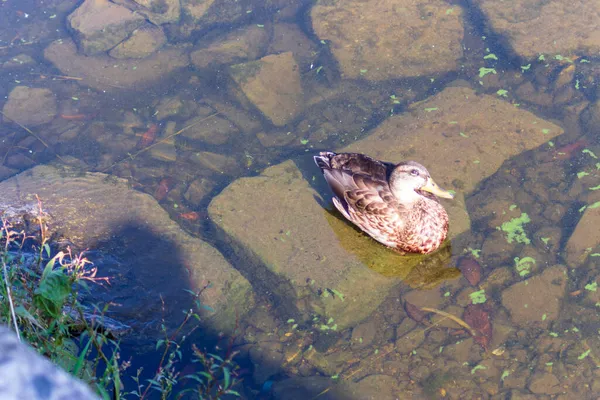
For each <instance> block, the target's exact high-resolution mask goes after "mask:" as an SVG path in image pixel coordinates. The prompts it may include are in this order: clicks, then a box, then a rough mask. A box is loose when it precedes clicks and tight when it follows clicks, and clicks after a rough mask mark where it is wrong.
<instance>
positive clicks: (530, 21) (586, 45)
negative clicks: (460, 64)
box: [474, 0, 600, 59]
mask: <svg viewBox="0 0 600 400" xmlns="http://www.w3.org/2000/svg"><path fill="white" fill-rule="evenodd" d="M474 3H475V4H476V5H477V6H478V7H479V8H480V9H481V11H482V12H483V14H484V15H485V17H486V20H487V21H488V23H489V25H490V27H491V29H492V30H493V31H494V33H496V34H499V35H501V36H502V38H504V40H506V41H507V42H508V45H510V46H511V47H512V48H513V49H514V51H515V52H516V53H517V54H518V55H519V56H521V57H524V58H529V59H531V58H534V57H535V58H537V57H538V56H539V55H540V54H549V55H551V56H555V55H556V56H569V55H573V54H598V52H600V41H599V40H598V39H599V37H600V31H598V26H597V18H598V3H597V2H596V1H587V0H573V1H570V0H569V1H567V0H558V1H550V2H546V1H543V0H533V1H523V2H519V3H515V4H513V5H511V7H507V6H506V3H504V2H501V1H496V0H475V2H474ZM557 27H560V29H557Z"/></svg>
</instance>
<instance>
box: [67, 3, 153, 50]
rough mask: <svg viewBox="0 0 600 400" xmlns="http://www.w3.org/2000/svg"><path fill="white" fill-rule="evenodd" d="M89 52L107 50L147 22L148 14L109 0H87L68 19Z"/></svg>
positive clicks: (79, 40) (79, 41)
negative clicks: (144, 14) (145, 18)
mask: <svg viewBox="0 0 600 400" xmlns="http://www.w3.org/2000/svg"><path fill="white" fill-rule="evenodd" d="M67 19H68V22H69V25H70V27H71V29H72V30H73V31H74V32H75V37H76V38H77V42H78V44H79V46H80V48H81V49H82V51H83V53H84V54H85V55H88V56H90V55H94V54H98V53H101V52H103V51H107V50H109V49H110V48H112V47H114V46H115V45H116V44H118V43H119V42H121V41H122V40H123V39H125V38H126V37H127V36H129V34H130V33H131V32H133V31H134V30H135V29H136V28H139V27H140V26H141V25H142V24H143V23H144V17H142V16H141V15H139V14H135V13H133V12H131V11H130V10H129V9H127V8H126V7H123V6H120V5H118V4H114V3H111V2H109V1H108V0H85V1H84V2H83V4H81V5H80V6H79V7H78V8H77V9H76V10H75V11H73V13H72V14H71V15H69V17H68V18H67Z"/></svg>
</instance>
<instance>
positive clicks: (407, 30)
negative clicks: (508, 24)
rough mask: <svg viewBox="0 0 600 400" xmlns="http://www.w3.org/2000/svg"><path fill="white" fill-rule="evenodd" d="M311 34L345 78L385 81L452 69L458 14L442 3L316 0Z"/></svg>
mask: <svg viewBox="0 0 600 400" xmlns="http://www.w3.org/2000/svg"><path fill="white" fill-rule="evenodd" d="M310 15H311V19H312V25H313V29H314V31H315V33H316V35H317V36H318V37H319V39H321V40H325V41H327V42H328V43H329V45H330V48H331V51H332V52H333V55H334V56H335V58H336V59H337V61H338V62H339V65H340V69H341V71H342V74H343V76H344V77H346V78H364V79H368V80H375V81H377V80H386V79H394V78H400V77H410V76H423V75H431V74H437V73H444V72H448V71H452V70H456V69H458V67H459V60H460V59H461V58H462V55H463V49H462V44H461V43H462V38H463V31H464V26H463V22H462V21H463V11H462V8H461V7H460V6H458V5H454V6H450V5H449V4H448V3H447V2H445V1H442V0H432V1H428V2H427V3H426V4H421V5H419V6H417V4H416V3H415V2H414V0H396V1H383V0H380V1H363V0H344V1H339V0H333V1H331V0H320V1H318V2H317V4H316V5H315V6H314V7H313V8H312V9H311V13H310Z"/></svg>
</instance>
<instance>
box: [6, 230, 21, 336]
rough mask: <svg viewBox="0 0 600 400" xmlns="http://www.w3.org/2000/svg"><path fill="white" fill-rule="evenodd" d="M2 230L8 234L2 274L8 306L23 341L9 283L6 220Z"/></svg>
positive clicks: (8, 241)
mask: <svg viewBox="0 0 600 400" xmlns="http://www.w3.org/2000/svg"><path fill="white" fill-rule="evenodd" d="M2 229H3V230H4V232H5V233H6V243H5V244H4V254H3V255H2V272H3V275H4V284H5V285H6V296H7V297H8V304H9V305H10V315H11V316H12V320H13V324H14V326H15V333H16V334H17V339H19V342H20V341H21V333H20V332H19V325H18V324H17V314H16V313H15V305H14V303H13V298H12V292H11V290H10V282H9V281H8V268H7V266H6V254H8V244H9V243H10V233H9V231H8V227H7V226H6V220H5V219H2Z"/></svg>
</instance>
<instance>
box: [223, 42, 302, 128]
mask: <svg viewBox="0 0 600 400" xmlns="http://www.w3.org/2000/svg"><path fill="white" fill-rule="evenodd" d="M229 71H230V75H231V77H232V79H233V80H234V81H235V82H236V83H237V84H238V86H239V88H240V89H241V91H242V92H243V94H244V95H245V96H246V98H248V100H250V102H251V103H252V104H254V106H256V107H257V108H258V109H259V110H260V111H261V112H262V113H263V114H264V115H265V116H266V117H267V118H269V119H270V120H271V121H272V122H273V124H275V125H277V126H283V125H285V124H287V123H288V122H290V121H291V120H293V119H294V118H295V117H296V116H297V115H298V114H299V113H300V112H301V111H302V109H303V107H304V93H303V91H302V84H301V81H300V71H299V68H298V64H297V63H296V61H295V60H294V56H293V54H292V53H291V52H287V53H282V54H278V55H269V56H266V57H263V58H261V59H260V60H258V61H253V62H249V63H244V64H237V65H233V66H231V67H230V69H229Z"/></svg>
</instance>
